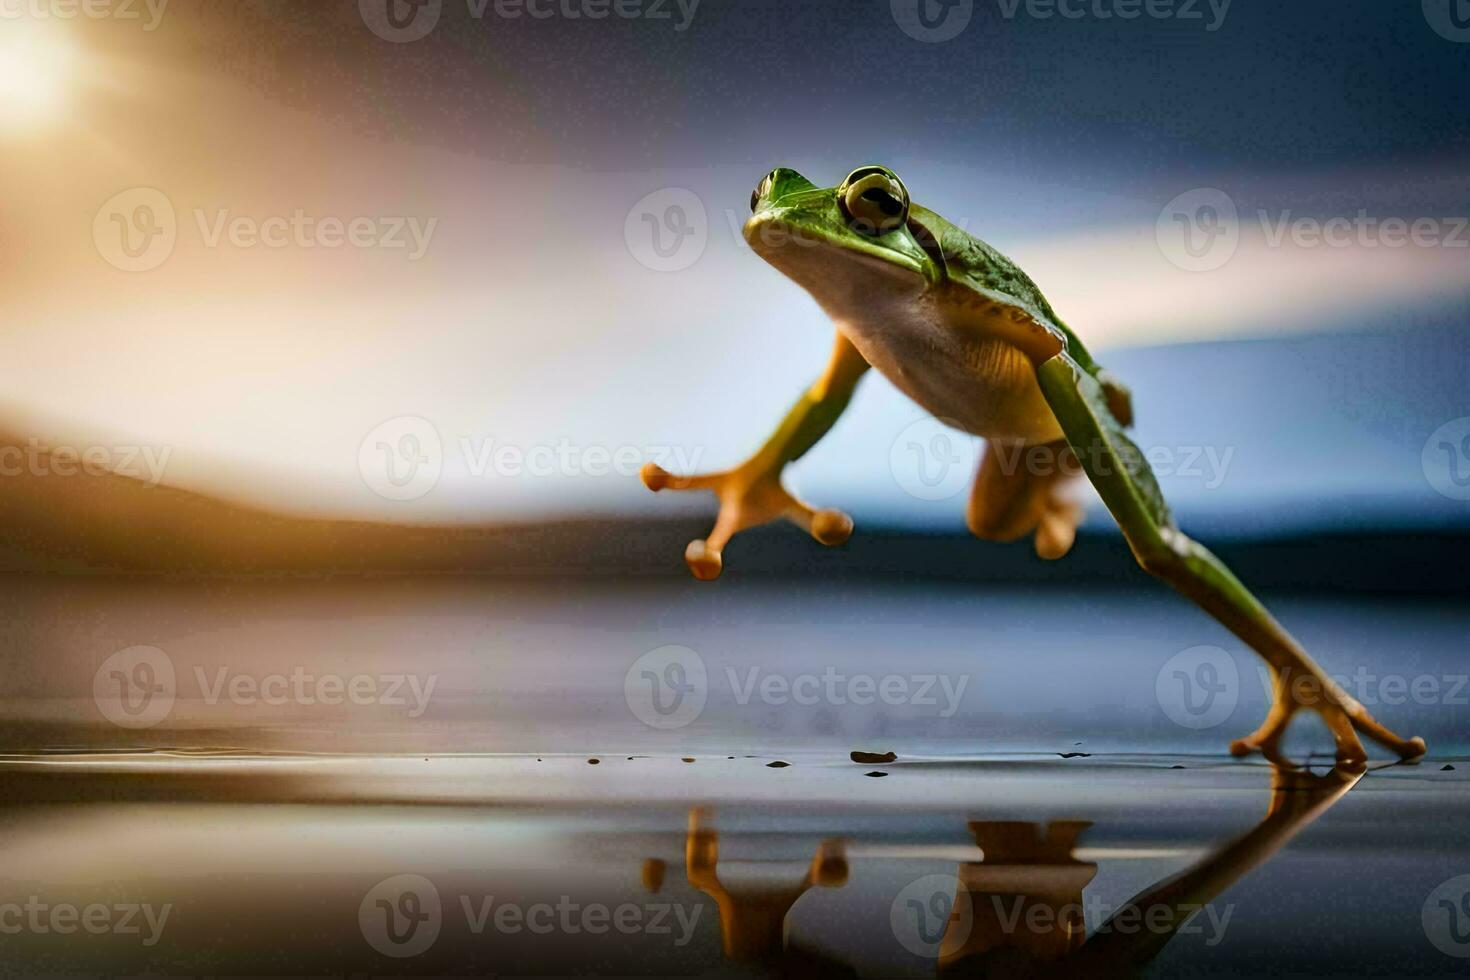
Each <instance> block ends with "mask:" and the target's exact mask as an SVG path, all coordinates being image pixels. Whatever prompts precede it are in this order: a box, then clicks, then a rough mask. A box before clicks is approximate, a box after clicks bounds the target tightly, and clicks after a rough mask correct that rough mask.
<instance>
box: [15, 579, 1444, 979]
mask: <svg viewBox="0 0 1470 980" xmlns="http://www.w3.org/2000/svg"><path fill="white" fill-rule="evenodd" d="M11 586H12V587H11V588H9V589H8V590H7V591H6V592H5V594H4V596H3V598H0V602H3V603H4V604H5V613H6V621H7V622H8V623H9V624H10V625H9V626H8V628H7V630H8V631H7V633H6V635H5V637H4V646H3V650H4V656H5V672H4V674H3V679H0V705H3V706H4V711H5V718H6V724H5V726H4V730H3V742H4V744H3V745H0V974H4V975H7V976H32V975H37V974H57V975H116V974H123V975H128V974H145V975H146V974H172V975H180V974H182V975H199V974H210V975H320V974H327V973H331V974H345V973H361V974H411V975H436V976H437V975H483V974H495V975H510V976H517V975H528V976H561V975H569V974H597V975H612V976H626V975H640V976H663V975H677V976H695V975H770V974H773V973H785V974H790V975H802V976H805V975H823V974H828V973H839V974H856V975H862V976H933V975H937V974H940V973H943V974H948V975H967V974H969V975H987V976H1038V975H1066V976H1073V975H1113V974H1117V975H1133V974H1138V973H1142V974H1147V975H1156V976H1174V975H1218V976H1233V975H1242V974H1245V975H1261V974H1266V973H1286V974H1291V975H1324V976H1337V975H1344V974H1364V973H1375V972H1379V973H1396V974H1407V975H1424V976H1433V975H1456V974H1459V973H1463V971H1464V969H1465V967H1466V964H1467V962H1470V958H1467V954H1470V877H1465V876H1467V875H1470V859H1467V858H1466V855H1467V854H1470V824H1467V822H1466V821H1465V819H1464V815H1465V812H1466V803H1467V802H1470V794H1467V790H1466V779H1465V776H1466V773H1467V772H1470V765H1467V763H1466V761H1465V755H1464V754H1463V752H1464V749H1463V735H1462V733H1463V732H1464V731H1465V723H1464V721H1465V711H1466V708H1464V707H1462V706H1461V704H1462V700H1461V699H1462V698H1463V697H1464V692H1463V690H1458V691H1457V690H1456V686H1457V685H1462V682H1463V670H1462V669H1460V668H1459V666H1458V663H1459V658H1460V657H1461V656H1462V650H1461V647H1462V645H1463V636H1464V635H1465V627H1466V625H1467V614H1466V613H1465V612H1464V610H1463V609H1461V608H1459V607H1458V606H1457V605H1452V604H1449V603H1437V604H1431V603H1422V602H1406V601H1389V600H1381V601H1379V600H1364V599H1361V598H1359V599H1355V600H1354V601H1353V602H1352V603H1346V602H1336V601H1333V600H1332V599H1331V598H1330V597H1328V598H1324V597H1297V598H1293V597H1285V598H1281V599H1277V600H1276V601H1273V603H1272V605H1273V608H1275V609H1276V610H1277V612H1278V614H1279V615H1281V617H1282V618H1283V619H1284V620H1285V621H1286V622H1287V623H1288V624H1289V625H1291V626H1292V627H1293V628H1294V629H1296V630H1297V631H1298V632H1299V633H1300V634H1301V635H1302V636H1303V638H1304V640H1305V641H1306V642H1307V644H1308V646H1310V647H1312V648H1313V649H1314V650H1318V651H1320V655H1321V657H1322V659H1323V661H1324V663H1326V664H1327V665H1328V666H1329V669H1330V670H1333V671H1334V672H1336V673H1339V674H1340V675H1342V676H1344V677H1346V678H1348V679H1350V680H1351V681H1352V683H1354V684H1356V685H1359V686H1358V687H1356V688H1355V689H1354V693H1356V694H1358V696H1360V697H1363V696H1364V694H1365V693H1366V694H1367V695H1368V699H1373V698H1376V699H1377V700H1376V702H1375V703H1374V707H1375V709H1376V710H1377V712H1378V713H1379V714H1380V716H1381V717H1384V718H1386V719H1389V720H1390V721H1391V723H1393V724H1395V725H1398V726H1402V727H1403V728H1404V729H1405V730H1412V731H1414V732H1415V733H1419V734H1423V735H1425V736H1426V737H1427V738H1428V739H1429V741H1430V746H1431V754H1430V756H1429V757H1428V758H1427V759H1425V760H1424V761H1423V762H1421V763H1419V764H1418V765H1387V764H1386V761H1381V762H1380V763H1375V765H1374V766H1373V767H1372V768H1370V770H1369V771H1368V772H1367V774H1366V775H1362V776H1361V777H1359V776H1357V775H1349V774H1341V775H1335V774H1333V773H1332V772H1331V770H1330V769H1326V768H1324V766H1323V765H1322V764H1320V763H1321V762H1322V761H1323V759H1322V757H1321V755H1320V753H1322V752H1324V751H1326V750H1327V749H1328V747H1329V743H1328V742H1327V741H1326V739H1325V735H1323V733H1322V732H1320V730H1318V731H1314V730H1313V728H1312V726H1311V725H1309V724H1304V725H1302V726H1301V730H1300V731H1298V732H1296V733H1294V739H1293V745H1292V747H1293V749H1294V750H1295V753H1296V756H1297V757H1298V758H1301V759H1304V760H1305V759H1310V758H1313V754H1314V753H1317V756H1316V761H1315V762H1314V765H1313V767H1312V770H1311V772H1310V773H1307V774H1302V773H1296V774H1289V773H1282V772H1278V771H1275V770H1273V769H1272V768H1271V767H1269V766H1267V765H1265V764H1264V763H1263V762H1261V761H1260V760H1253V761H1249V762H1239V761H1235V760H1231V759H1230V758H1229V757H1228V756H1227V755H1226V754H1225V751H1224V750H1225V745H1226V743H1227V741H1228V740H1229V738H1231V737H1234V736H1236V735H1239V734H1241V733H1243V732H1244V731H1246V730H1248V729H1249V728H1250V727H1251V726H1253V725H1254V724H1255V723H1256V722H1257V721H1258V720H1259V718H1260V715H1261V712H1262V710H1263V708H1264V704H1265V700H1264V690H1263V689H1262V687H1261V684H1260V682H1259V678H1258V677H1257V676H1256V674H1255V669H1254V665H1253V663H1252V660H1251V658H1250V656H1249V654H1248V653H1247V652H1245V651H1244V650H1242V649H1240V648H1239V646H1238V644H1234V643H1233V641H1232V640H1231V639H1230V637H1229V636H1228V635H1227V634H1224V633H1223V632H1222V631H1220V630H1219V629H1218V628H1217V627H1214V626H1213V625H1212V624H1210V623H1209V622H1208V621H1206V620H1204V619H1203V618H1202V617H1200V616H1199V615H1198V614H1197V613H1195V612H1194V611H1193V610H1192V609H1190V608H1188V607H1187V606H1186V605H1184V604H1183V603H1180V602H1178V601H1176V600H1174V599H1173V597H1171V596H1169V595H1167V594H1162V593H1147V594H1133V593H1131V592H1126V591H1117V592H1109V593H1096V592H1093V593H1068V592H1060V593H1050V594H1041V593H1037V592H1034V591H1021V590H1014V591H1003V590H985V589H972V588H968V587H965V588H960V587H951V588H946V587H939V586H934V585H932V584H931V585H926V586H923V587H913V588H906V587H900V586H884V587H879V586H875V585H852V584H849V585H845V586H841V587H835V586H832V587H816V586H810V585H806V584H803V583H800V582H788V583H783V584H779V585H772V584H770V583H766V584H758V583H745V584H742V583H738V582H734V583H722V585H721V586H720V587H719V588H717V589H715V590H713V591H712V590H707V589H706V590H696V589H694V588H686V586H685V585H684V584H683V583H679V584H675V583H670V582H655V583H643V584H621V585H612V584H604V585H602V586H599V587H596V588H593V587H588V586H586V585H579V586H577V587H575V588H567V589H561V590H558V589H556V588H550V587H547V586H545V585H528V584H507V583H501V582H468V581H458V580H453V581H446V582H443V583H424V582H415V583H405V582H390V581H382V582H358V583H355V584H352V585H342V584H331V583H325V582H303V581H287V582H269V581H257V582H252V583H238V582H236V583H224V582H214V583H206V584H188V585H185V584H178V583H169V582H166V581H163V580H158V581H145V582H136V581H135V582H131V583H126V582H113V581H108V580H102V579H85V580H83V579H49V580H48V579H27V580H17V581H15V582H12V583H11ZM1201 651H1203V652H1201ZM1222 657H1223V658H1224V659H1221V658H1222ZM1232 669H1233V673H1232ZM1400 685H1402V687H1401V686H1400ZM855 751H859V752H866V753H871V755H869V756H861V757H860V758H861V759H862V761H854V760H853V759H852V758H850V753H852V752H855ZM889 751H892V752H894V753H895V754H896V759H894V760H893V761H879V760H882V759H884V753H887V752H889Z"/></svg>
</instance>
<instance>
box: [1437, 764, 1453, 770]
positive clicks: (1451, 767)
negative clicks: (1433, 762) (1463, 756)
mask: <svg viewBox="0 0 1470 980" xmlns="http://www.w3.org/2000/svg"><path fill="white" fill-rule="evenodd" d="M1454 770H1455V767H1454V766H1452V765H1450V764H1449V763H1445V764H1444V765H1442V766H1440V767H1439V771H1440V772H1454Z"/></svg>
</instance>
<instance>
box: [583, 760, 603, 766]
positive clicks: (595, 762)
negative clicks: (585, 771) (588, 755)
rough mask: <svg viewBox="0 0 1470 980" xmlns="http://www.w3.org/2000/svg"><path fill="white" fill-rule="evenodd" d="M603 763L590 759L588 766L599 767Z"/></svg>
mask: <svg viewBox="0 0 1470 980" xmlns="http://www.w3.org/2000/svg"><path fill="white" fill-rule="evenodd" d="M601 762H602V760H601V759H588V760H587V765H589V766H595V765H598V764H599V763H601Z"/></svg>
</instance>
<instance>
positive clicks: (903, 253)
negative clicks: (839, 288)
mask: <svg viewBox="0 0 1470 980" xmlns="http://www.w3.org/2000/svg"><path fill="white" fill-rule="evenodd" d="M832 210H833V211H834V214H833V215H827V214H823V213H819V212H814V211H812V210H810V209H808V208H802V207H783V206H774V207H768V208H765V209H764V210H761V211H758V212H756V213H755V214H753V215H751V217H750V219H749V220H748V221H746V222H745V228H744V234H745V240H746V242H747V243H748V244H749V245H750V247H751V250H752V251H754V252H755V253H756V254H757V255H759V256H760V257H761V258H763V259H765V260H766V261H767V262H769V263H771V265H773V266H775V267H776V268H777V269H780V270H781V271H782V272H784V273H785V274H786V275H788V276H790V277H791V278H792V279H794V280H796V281H797V282H798V283H799V284H801V285H802V286H804V287H806V288H807V289H808V290H809V291H811V292H814V293H815V292H816V291H817V288H818V286H819V285H820V280H821V279H823V278H828V277H831V276H833V275H834V274H840V273H842V272H844V271H848V272H861V273H863V274H864V276H866V277H871V276H872V275H873V274H875V273H876V274H877V275H879V276H881V277H884V278H888V279H894V280H900V281H903V282H905V283H906V284H907V285H909V286H912V287H917V288H919V289H922V288H923V287H924V285H925V284H926V283H928V282H933V281H936V279H937V277H938V276H939V275H942V271H941V270H940V269H937V268H935V267H934V264H933V261H932V259H931V258H930V256H929V255H928V253H927V252H926V250H925V249H923V248H922V247H920V245H919V243H918V242H917V241H915V239H914V236H913V233H912V232H911V231H910V230H909V229H908V228H907V227H906V226H904V227H900V228H898V229H896V230H894V231H892V232H889V233H888V234H886V235H882V236H867V235H863V234H861V233H860V232H856V231H853V230H852V229H851V228H849V227H847V225H846V224H845V223H844V222H843V221H842V220H841V217H840V215H839V214H837V213H836V209H835V208H833V209H832Z"/></svg>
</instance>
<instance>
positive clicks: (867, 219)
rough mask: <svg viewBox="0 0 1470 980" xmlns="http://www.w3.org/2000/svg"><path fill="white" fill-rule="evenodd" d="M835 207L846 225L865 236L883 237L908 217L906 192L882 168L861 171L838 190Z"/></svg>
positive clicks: (852, 174) (899, 181)
mask: <svg viewBox="0 0 1470 980" xmlns="http://www.w3.org/2000/svg"><path fill="white" fill-rule="evenodd" d="M837 203H838V206H840V207H841V208H842V213H843V214H844V215H846V216H847V223H848V224H849V225H851V226H852V227H853V229H854V230H856V231H860V232H862V233H863V234H865V235H885V234H887V233H888V232H890V231H892V230H893V229H895V228H898V227H900V226H901V225H902V224H903V223H904V222H905V221H907V220H908V216H909V192H908V189H907V188H906V187H904V186H903V181H901V180H899V179H898V175H897V174H895V173H894V172H893V171H891V170H885V169H883V168H882V167H860V168H858V169H857V170H854V171H853V172H852V173H850V174H848V175H847V179H846V180H844V181H843V182H842V185H841V186H840V187H838V188H837Z"/></svg>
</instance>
